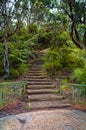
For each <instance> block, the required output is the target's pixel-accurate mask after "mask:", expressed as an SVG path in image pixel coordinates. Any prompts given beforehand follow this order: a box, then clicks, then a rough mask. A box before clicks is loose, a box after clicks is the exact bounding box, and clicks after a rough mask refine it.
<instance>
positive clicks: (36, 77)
mask: <svg viewBox="0 0 86 130" xmlns="http://www.w3.org/2000/svg"><path fill="white" fill-rule="evenodd" d="M25 77H26V78H30V79H31V78H32V79H33V78H35V79H46V76H29V75H27V76H25Z"/></svg>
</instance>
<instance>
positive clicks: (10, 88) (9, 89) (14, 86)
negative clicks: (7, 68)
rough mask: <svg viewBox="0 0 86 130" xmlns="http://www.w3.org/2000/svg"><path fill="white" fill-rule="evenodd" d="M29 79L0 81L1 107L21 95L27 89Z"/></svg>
mask: <svg viewBox="0 0 86 130" xmlns="http://www.w3.org/2000/svg"><path fill="white" fill-rule="evenodd" d="M26 85H27V81H17V82H3V83H0V107H2V106H3V105H6V104H8V103H10V102H12V101H14V100H15V99H16V98H18V97H20V96H21V95H22V94H23V93H25V90H26Z"/></svg>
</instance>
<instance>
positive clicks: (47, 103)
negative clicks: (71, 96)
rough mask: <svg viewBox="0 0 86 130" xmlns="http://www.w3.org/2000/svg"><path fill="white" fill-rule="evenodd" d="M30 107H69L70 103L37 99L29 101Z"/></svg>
mask: <svg viewBox="0 0 86 130" xmlns="http://www.w3.org/2000/svg"><path fill="white" fill-rule="evenodd" d="M29 105H30V108H31V109H43V108H64V107H69V106H70V103H68V102H66V103H61V101H43V102H41V101H39V102H30V103H29Z"/></svg>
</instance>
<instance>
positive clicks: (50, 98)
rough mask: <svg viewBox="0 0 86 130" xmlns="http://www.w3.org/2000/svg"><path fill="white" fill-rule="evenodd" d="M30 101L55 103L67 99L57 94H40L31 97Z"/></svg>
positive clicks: (29, 97)
mask: <svg viewBox="0 0 86 130" xmlns="http://www.w3.org/2000/svg"><path fill="white" fill-rule="evenodd" d="M28 99H29V100H30V101H54V100H63V99H65V97H64V96H62V95H56V94H39V95H29V96H28Z"/></svg>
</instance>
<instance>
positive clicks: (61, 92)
mask: <svg viewBox="0 0 86 130" xmlns="http://www.w3.org/2000/svg"><path fill="white" fill-rule="evenodd" d="M60 94H63V91H62V82H61V81H60Z"/></svg>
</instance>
